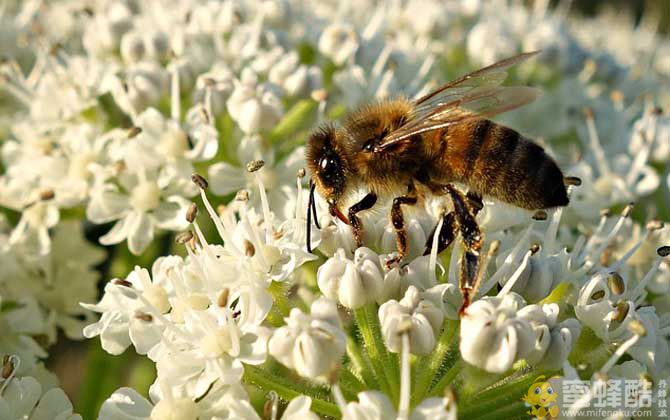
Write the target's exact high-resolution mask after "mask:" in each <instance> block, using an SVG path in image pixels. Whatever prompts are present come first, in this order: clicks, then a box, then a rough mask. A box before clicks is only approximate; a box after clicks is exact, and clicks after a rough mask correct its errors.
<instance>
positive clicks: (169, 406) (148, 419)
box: [98, 385, 259, 420]
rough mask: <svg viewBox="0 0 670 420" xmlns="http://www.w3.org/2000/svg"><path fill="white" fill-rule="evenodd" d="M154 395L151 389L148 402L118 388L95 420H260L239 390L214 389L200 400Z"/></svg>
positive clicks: (179, 395) (129, 389)
mask: <svg viewBox="0 0 670 420" xmlns="http://www.w3.org/2000/svg"><path fill="white" fill-rule="evenodd" d="M161 386H162V388H163V389H164V390H166V391H167V390H170V388H169V387H166V386H163V385H161ZM154 391H155V390H154V389H153V387H152V389H151V390H150V397H151V401H148V400H147V399H145V398H144V397H143V396H141V395H140V394H139V393H137V391H135V390H134V389H132V388H119V389H117V390H116V391H115V392H114V393H113V394H112V395H111V396H110V397H109V398H107V399H106V400H105V402H103V403H102V407H101V408H100V414H99V416H98V418H99V419H100V420H163V419H171V420H186V419H195V418H198V419H203V420H210V419H212V420H214V419H231V420H232V419H244V420H247V419H249V420H251V419H253V420H257V419H259V417H258V415H257V414H256V413H255V411H253V408H252V407H251V405H250V404H249V402H248V401H247V399H248V397H247V395H246V392H245V391H244V389H242V387H238V386H234V387H228V386H219V385H214V386H212V388H211V389H208V390H207V393H206V394H205V395H203V396H200V397H193V396H189V395H181V394H178V393H177V394H175V395H168V394H165V393H158V392H154ZM152 401H153V403H152ZM239 408H241V409H239ZM247 413H253V415H250V414H247ZM253 416H255V417H253Z"/></svg>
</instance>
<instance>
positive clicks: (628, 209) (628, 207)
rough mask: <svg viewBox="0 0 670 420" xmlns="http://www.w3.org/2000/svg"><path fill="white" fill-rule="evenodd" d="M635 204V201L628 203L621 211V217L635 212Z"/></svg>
mask: <svg viewBox="0 0 670 420" xmlns="http://www.w3.org/2000/svg"><path fill="white" fill-rule="evenodd" d="M634 206H635V203H628V204H626V207H624V208H623V210H622V211H621V217H629V216H630V214H631V213H632V212H633V207H634Z"/></svg>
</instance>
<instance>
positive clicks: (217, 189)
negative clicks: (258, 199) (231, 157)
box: [207, 162, 247, 195]
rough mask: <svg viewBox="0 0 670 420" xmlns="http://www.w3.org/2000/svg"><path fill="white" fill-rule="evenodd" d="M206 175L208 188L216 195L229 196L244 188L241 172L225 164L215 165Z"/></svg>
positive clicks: (244, 182)
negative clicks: (207, 176)
mask: <svg viewBox="0 0 670 420" xmlns="http://www.w3.org/2000/svg"><path fill="white" fill-rule="evenodd" d="M207 174H208V175H209V184H210V188H211V189H212V191H213V192H214V193H215V194H217V195H226V194H230V193H233V192H236V191H239V190H241V189H242V188H244V187H245V186H246V182H247V181H246V177H245V175H244V172H243V170H242V169H241V168H238V167H235V166H231V165H229V164H227V163H223V162H220V163H215V164H214V165H212V166H210V167H209V170H208V171H207Z"/></svg>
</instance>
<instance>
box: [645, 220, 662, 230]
mask: <svg viewBox="0 0 670 420" xmlns="http://www.w3.org/2000/svg"><path fill="white" fill-rule="evenodd" d="M663 226H665V225H664V224H663V222H661V221H660V220H658V219H653V220H650V221H648V222H647V226H646V227H647V230H661V229H663Z"/></svg>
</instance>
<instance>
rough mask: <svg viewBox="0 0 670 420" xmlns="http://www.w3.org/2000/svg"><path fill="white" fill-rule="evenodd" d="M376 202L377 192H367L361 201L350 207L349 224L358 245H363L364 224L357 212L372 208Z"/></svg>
mask: <svg viewBox="0 0 670 420" xmlns="http://www.w3.org/2000/svg"><path fill="white" fill-rule="evenodd" d="M376 202H377V194H375V193H373V192H370V193H367V194H366V195H365V197H363V198H362V199H361V201H359V202H358V203H356V204H354V205H353V206H351V207H349V214H348V216H349V224H350V225H351V231H352V233H353V234H354V240H355V241H356V246H358V247H360V246H362V245H363V224H362V223H361V219H360V217H358V216H357V213H360V212H362V211H363V210H368V209H371V208H372V206H374V205H375V203H376Z"/></svg>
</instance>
